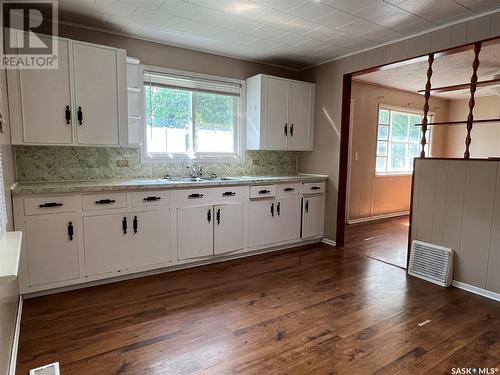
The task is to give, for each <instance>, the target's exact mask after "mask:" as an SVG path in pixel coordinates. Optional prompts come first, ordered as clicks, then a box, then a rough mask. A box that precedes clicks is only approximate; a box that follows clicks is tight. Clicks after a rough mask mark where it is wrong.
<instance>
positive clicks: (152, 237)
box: [127, 209, 170, 268]
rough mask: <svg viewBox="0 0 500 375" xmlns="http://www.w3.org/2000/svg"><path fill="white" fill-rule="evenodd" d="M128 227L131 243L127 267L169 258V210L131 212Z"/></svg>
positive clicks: (151, 263)
mask: <svg viewBox="0 0 500 375" xmlns="http://www.w3.org/2000/svg"><path fill="white" fill-rule="evenodd" d="M130 229H131V230H130V236H131V238H130V239H131V241H132V244H131V247H130V255H129V256H128V259H127V263H128V264H127V268H131V267H143V266H150V265H154V264H160V263H165V262H168V261H169V260H170V210H168V209H167V210H154V211H141V212H132V213H131V214H130Z"/></svg>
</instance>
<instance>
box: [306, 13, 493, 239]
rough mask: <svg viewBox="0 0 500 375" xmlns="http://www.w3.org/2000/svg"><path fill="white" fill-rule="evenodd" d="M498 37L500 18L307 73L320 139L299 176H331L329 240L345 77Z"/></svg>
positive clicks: (466, 24) (334, 212) (334, 216)
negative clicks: (307, 173)
mask: <svg viewBox="0 0 500 375" xmlns="http://www.w3.org/2000/svg"><path fill="white" fill-rule="evenodd" d="M498 36H500V12H497V13H494V14H492V15H487V16H482V17H478V18H475V19H473V20H470V21H467V22H462V23H459V24H456V25H453V26H447V27H444V28H442V29H439V30H436V31H433V32H430V33H427V34H423V35H420V36H416V37H413V38H411V39H407V40H403V41H399V42H396V43H392V44H389V45H386V46H383V47H379V48H375V49H372V50H369V51H366V52H362V53H359V54H356V55H353V56H349V57H346V58H343V59H340V60H337V61H333V62H330V63H326V64H322V65H319V66H317V67H314V68H311V69H309V70H308V71H306V72H304V75H303V78H304V79H308V80H311V81H313V82H316V109H315V111H316V112H315V139H314V151H312V152H307V153H300V155H299V171H301V172H310V173H314V172H316V173H324V174H327V175H329V179H328V181H327V195H326V218H325V235H326V237H327V238H329V239H332V240H335V236H336V227H337V192H338V173H339V144H340V143H339V141H340V120H341V108H342V105H341V104H342V79H343V75H344V74H346V73H352V72H355V71H359V70H363V69H367V68H371V67H374V66H379V65H385V64H389V63H391V62H395V61H400V60H405V59H409V58H412V57H416V56H420V55H424V54H427V53H430V52H435V51H439V50H443V49H447V48H451V47H456V46H460V45H464V44H468V43H473V42H476V41H479V40H484V39H488V38H491V37H498Z"/></svg>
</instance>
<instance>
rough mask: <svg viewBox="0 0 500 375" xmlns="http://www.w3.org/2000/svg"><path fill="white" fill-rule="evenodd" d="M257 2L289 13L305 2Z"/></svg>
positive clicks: (280, 0) (257, 0)
mask: <svg viewBox="0 0 500 375" xmlns="http://www.w3.org/2000/svg"><path fill="white" fill-rule="evenodd" d="M205 1H206V0H205ZM255 2H256V3H258V4H261V5H263V6H265V7H268V8H273V9H276V10H280V11H282V12H288V11H289V10H290V9H293V8H294V7H296V6H297V5H300V4H301V3H303V2H304V0H255Z"/></svg>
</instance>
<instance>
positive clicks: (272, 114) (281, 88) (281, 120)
mask: <svg viewBox="0 0 500 375" xmlns="http://www.w3.org/2000/svg"><path fill="white" fill-rule="evenodd" d="M265 82H266V85H265V86H266V94H265V95H266V106H265V108H266V109H265V116H266V126H267V129H266V148H267V149H268V150H284V149H286V138H287V137H286V133H285V127H287V132H288V96H289V87H290V83H289V81H288V80H284V79H279V78H272V77H266V78H265Z"/></svg>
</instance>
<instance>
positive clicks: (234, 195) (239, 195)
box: [214, 186, 248, 202]
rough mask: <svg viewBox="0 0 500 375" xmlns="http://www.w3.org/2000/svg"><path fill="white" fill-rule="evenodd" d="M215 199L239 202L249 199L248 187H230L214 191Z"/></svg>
mask: <svg viewBox="0 0 500 375" xmlns="http://www.w3.org/2000/svg"><path fill="white" fill-rule="evenodd" d="M214 191H215V198H216V200H217V202H219V201H223V202H225V201H232V202H234V201H238V202H241V201H243V200H247V199H248V186H228V187H221V188H217V189H214Z"/></svg>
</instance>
